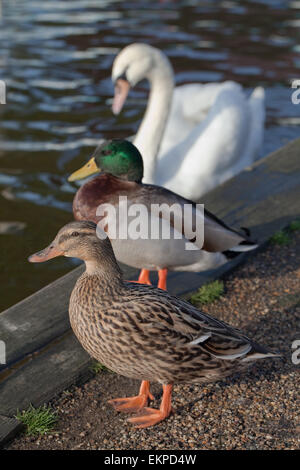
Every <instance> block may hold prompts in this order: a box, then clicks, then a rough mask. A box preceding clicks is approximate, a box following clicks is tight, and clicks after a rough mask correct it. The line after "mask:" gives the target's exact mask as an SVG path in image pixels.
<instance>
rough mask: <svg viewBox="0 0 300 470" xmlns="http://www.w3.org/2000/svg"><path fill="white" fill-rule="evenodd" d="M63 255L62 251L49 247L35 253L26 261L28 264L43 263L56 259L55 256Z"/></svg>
mask: <svg viewBox="0 0 300 470" xmlns="http://www.w3.org/2000/svg"><path fill="white" fill-rule="evenodd" d="M63 254H64V253H63V251H61V250H58V249H57V248H56V247H55V246H52V245H50V246H47V248H45V249H44V250H41V251H38V252H37V253H34V254H33V255H31V256H29V258H28V261H29V262H30V263H43V262H44V261H48V259H52V258H56V256H62V255H63Z"/></svg>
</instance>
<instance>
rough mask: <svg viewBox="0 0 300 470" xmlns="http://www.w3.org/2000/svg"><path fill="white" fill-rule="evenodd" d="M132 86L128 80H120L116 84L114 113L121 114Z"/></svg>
mask: <svg viewBox="0 0 300 470" xmlns="http://www.w3.org/2000/svg"><path fill="white" fill-rule="evenodd" d="M129 89H130V84H129V82H128V81H127V80H124V79H123V78H119V79H118V80H117V81H116V84H115V96H114V99H113V104H112V112H113V113H114V114H119V113H120V112H121V110H122V108H123V105H124V103H125V101H126V98H127V95H128V93H129Z"/></svg>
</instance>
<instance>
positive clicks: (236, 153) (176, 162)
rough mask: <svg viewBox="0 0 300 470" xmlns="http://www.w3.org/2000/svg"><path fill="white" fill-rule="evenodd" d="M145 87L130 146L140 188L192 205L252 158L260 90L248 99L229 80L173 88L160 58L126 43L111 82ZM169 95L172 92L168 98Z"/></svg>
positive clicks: (259, 131)
mask: <svg viewBox="0 0 300 470" xmlns="http://www.w3.org/2000/svg"><path fill="white" fill-rule="evenodd" d="M124 74H125V75H126V76H127V79H128V80H129V82H130V84H131V85H132V86H134V85H135V84H136V83H137V82H138V81H140V80H141V79H142V78H147V79H148V80H149V82H150V96H149V101H148V106H147V110H146V113H145V116H144V119H143V121H142V123H141V125H140V128H139V130H138V133H137V135H136V136H135V139H134V144H135V145H136V146H137V147H138V149H139V150H140V152H141V154H142V156H143V158H144V162H145V171H144V180H143V182H145V183H155V184H158V185H161V186H164V187H166V188H168V189H171V190H172V191H174V192H176V193H178V194H180V195H182V196H184V197H186V198H188V199H192V200H199V198H200V197H201V196H202V195H203V194H204V193H205V192H207V191H209V190H210V189H212V188H214V187H215V186H217V185H219V184H221V183H223V182H224V181H226V180H227V179H229V178H231V177H232V176H234V175H235V174H237V173H239V172H240V171H241V170H242V169H243V168H245V167H247V166H249V165H251V164H252V163H253V161H254V160H255V159H256V158H257V156H258V153H259V149H260V147H261V144H262V139H263V129H264V119H265V106H264V90H263V89H262V88H261V87H258V88H256V89H255V90H254V91H253V93H252V94H251V96H250V97H249V98H247V97H246V95H245V93H244V91H243V89H242V87H241V86H240V85H239V84H237V83H235V82H231V81H227V82H224V83H210V84H190V85H183V86H180V87H176V88H175V90H174V92H173V87H174V80H173V72H172V67H171V64H170V62H169V60H168V59H167V58H166V56H165V55H164V54H163V53H162V52H161V51H159V50H158V49H156V48H153V47H151V46H148V45H146V44H131V45H130V46H127V47H126V48H125V49H123V50H122V51H121V53H120V54H119V55H118V56H117V58H116V59H115V62H114V65H113V73H112V77H113V80H116V79H117V78H118V76H121V75H124ZM172 92H173V93H172Z"/></svg>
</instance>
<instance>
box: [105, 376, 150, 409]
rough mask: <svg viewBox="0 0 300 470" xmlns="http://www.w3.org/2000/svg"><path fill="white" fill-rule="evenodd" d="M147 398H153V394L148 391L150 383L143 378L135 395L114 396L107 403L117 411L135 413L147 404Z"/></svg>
mask: <svg viewBox="0 0 300 470" xmlns="http://www.w3.org/2000/svg"><path fill="white" fill-rule="evenodd" d="M148 400H154V396H153V395H152V393H150V383H149V382H148V381H147V380H143V381H142V383H141V387H140V391H139V394H138V395H137V396H135V397H128V398H114V399H112V400H108V403H109V404H110V405H112V406H113V407H114V409H115V410H117V411H122V412H124V413H136V412H137V411H140V410H141V409H142V408H144V407H145V406H146V405H147V404H148Z"/></svg>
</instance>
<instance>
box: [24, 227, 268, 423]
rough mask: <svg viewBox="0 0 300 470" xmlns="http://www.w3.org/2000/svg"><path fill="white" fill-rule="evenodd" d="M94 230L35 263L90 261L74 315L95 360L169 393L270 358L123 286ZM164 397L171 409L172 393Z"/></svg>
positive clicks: (230, 331) (57, 245)
mask: <svg viewBox="0 0 300 470" xmlns="http://www.w3.org/2000/svg"><path fill="white" fill-rule="evenodd" d="M95 229H96V226H95V224H93V223H92V222H73V223H70V224H68V225H66V226H65V227H63V228H62V229H61V230H60V231H59V233H58V234H57V236H56V238H55V240H54V241H53V243H52V244H51V245H50V246H49V247H48V248H46V249H45V250H43V251H41V252H39V253H37V254H36V255H33V256H32V257H31V261H43V260H44V258H45V259H49V258H50V257H52V256H51V250H52V251H53V250H54V253H55V254H54V255H53V256H57V253H58V254H64V255H66V256H74V257H78V258H80V259H83V260H84V261H85V263H86V271H85V272H84V274H82V276H81V277H80V278H79V279H78V280H77V282H76V285H75V287H74V289H73V292H72V294H71V298H70V306H69V314H70V322H71V326H72V328H73V331H74V333H75V335H76V336H77V338H78V340H79V341H80V343H81V344H82V346H83V347H84V348H85V349H86V351H87V352H88V353H89V354H90V355H91V356H92V357H94V358H95V359H97V360H98V361H100V362H101V363H102V364H104V365H105V366H107V367H108V368H110V369H112V370H113V371H115V372H117V373H119V374H122V375H125V376H127V377H132V378H136V379H141V380H142V381H147V382H148V381H155V382H160V383H161V384H163V385H164V387H168V386H169V385H170V384H173V383H180V382H196V383H199V382H208V381H214V380H218V379H222V378H223V377H226V376H227V375H229V374H231V373H233V372H235V371H237V370H241V369H243V368H245V366H246V365H247V363H248V362H249V361H252V360H255V359H256V358H263V357H267V356H273V354H272V353H270V352H269V351H267V350H266V349H264V348H263V347H261V346H259V345H257V344H256V343H255V342H253V341H252V340H250V339H249V338H247V337H246V336H245V335H243V334H242V333H241V332H240V331H238V330H236V329H234V328H232V327H231V326H229V325H227V324H225V323H224V322H222V321H220V320H217V319H214V318H212V317H211V316H209V315H207V314H205V313H203V312H201V311H200V310H198V309H197V308H195V307H194V306H192V305H191V304H189V303H188V302H186V301H184V300H182V299H179V298H177V297H174V296H171V295H170V294H168V293H167V292H166V291H163V290H160V289H157V288H155V287H152V286H146V285H140V284H134V283H129V282H126V281H124V280H123V279H122V274H121V271H120V268H119V266H118V264H117V262H116V260H115V257H114V254H113V250H112V247H111V244H110V241H109V240H108V239H107V238H106V239H104V240H99V239H98V238H97V236H96V231H95ZM49 250H50V251H49ZM168 384H169V385H168ZM147 387H148V386H146V388H147ZM165 390H167V391H166V394H168V395H167V396H168V400H167V401H168V403H169V405H170V400H169V398H170V393H171V391H170V389H165ZM149 393H150V392H149V391H148V389H147V392H146V393H144V394H143V396H144V398H143V403H144V402H145V400H147V399H148V396H150V395H149ZM123 400H129V399H123ZM118 406H119V405H118ZM119 408H120V407H119ZM117 409H118V408H117ZM147 410H148V413H150V411H149V410H151V409H150V408H147ZM154 411H157V410H154ZM170 411H171V408H170V406H169V408H168V411H164V415H163V417H161V416H159V418H160V419H158V418H157V416H155V420H156V421H154V422H150V421H149V419H150V418H149V419H148V418H147V419H146V418H145V417H144V421H142V422H140V421H138V422H137V424H138V425H140V426H141V427H142V426H146V425H151V424H155V422H158V421H160V420H161V419H163V418H164V417H166V416H168V414H169V413H170ZM159 412H161V410H160V411H159ZM151 413H152V414H153V410H152V411H151ZM151 413H150V414H151ZM145 416H147V413H146V414H145ZM135 419H136V418H132V420H135ZM151 419H152V418H151ZM149 422H150V424H149Z"/></svg>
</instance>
